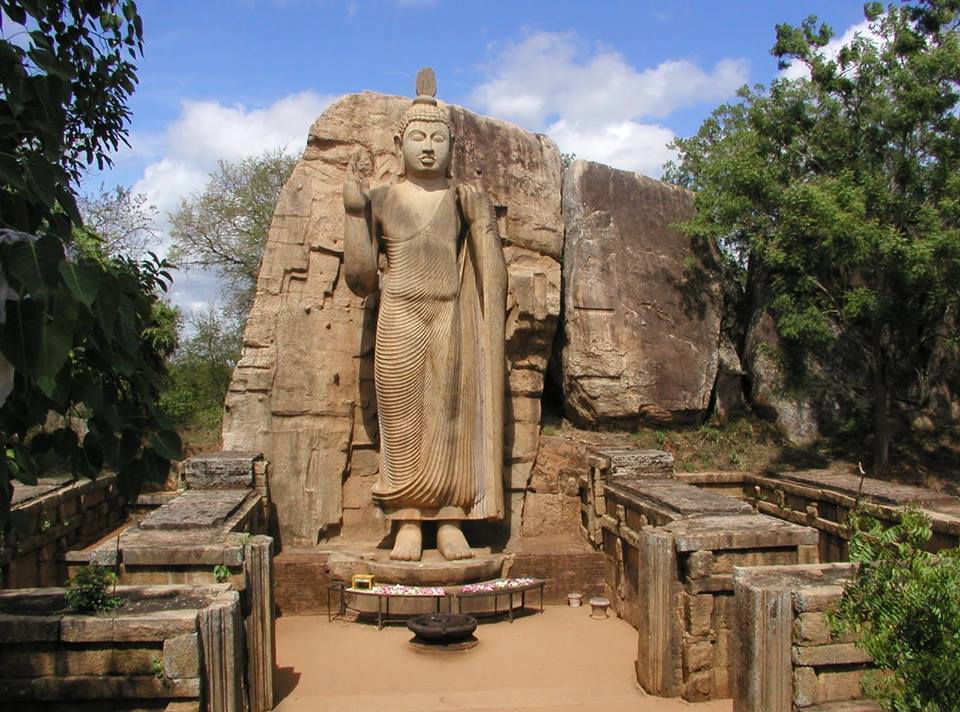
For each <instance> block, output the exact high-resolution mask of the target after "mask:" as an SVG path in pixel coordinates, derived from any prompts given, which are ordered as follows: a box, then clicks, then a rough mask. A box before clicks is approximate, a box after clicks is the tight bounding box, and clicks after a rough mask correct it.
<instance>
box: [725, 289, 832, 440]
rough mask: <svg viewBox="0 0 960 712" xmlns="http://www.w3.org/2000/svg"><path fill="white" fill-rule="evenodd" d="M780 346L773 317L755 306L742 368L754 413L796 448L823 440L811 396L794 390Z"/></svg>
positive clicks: (749, 325) (748, 330) (748, 328)
mask: <svg viewBox="0 0 960 712" xmlns="http://www.w3.org/2000/svg"><path fill="white" fill-rule="evenodd" d="M780 349H781V343H780V337H779V335H778V334H777V330H776V327H775V326H774V323H773V317H772V316H770V313H769V312H768V311H767V310H766V309H765V308H762V307H759V306H755V307H754V312H753V313H752V314H751V316H750V323H749V324H748V325H747V335H746V341H745V344H744V354H743V366H744V369H745V370H746V372H747V374H748V376H749V379H748V380H749V383H750V401H751V403H752V404H753V408H754V410H756V411H757V413H759V414H760V415H761V416H762V417H764V418H766V419H767V420H769V421H770V422H772V423H773V424H774V425H775V426H776V428H777V430H779V431H780V433H781V434H782V435H783V436H784V437H785V438H786V439H787V440H789V441H790V442H791V443H793V444H795V445H808V444H810V443H812V442H813V441H814V440H816V439H817V438H818V437H820V423H819V420H818V417H817V410H816V407H815V404H814V403H813V401H812V397H811V396H810V395H809V394H804V393H802V392H801V391H799V390H797V389H796V388H791V387H790V386H789V385H788V382H787V375H786V373H785V371H784V369H783V366H782V365H781V363H780V360H781V354H780Z"/></svg>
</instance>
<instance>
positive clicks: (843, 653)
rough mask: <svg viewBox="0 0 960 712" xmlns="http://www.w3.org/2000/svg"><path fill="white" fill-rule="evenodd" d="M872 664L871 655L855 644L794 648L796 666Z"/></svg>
mask: <svg viewBox="0 0 960 712" xmlns="http://www.w3.org/2000/svg"><path fill="white" fill-rule="evenodd" d="M870 662H873V658H872V657H871V656H870V654H869V653H868V652H866V651H865V650H861V649H860V648H858V647H857V646H856V645H855V644H854V643H835V644H833V645H804V646H794V647H793V664H794V665H803V666H807V667H824V666H827V665H859V664H863V663H870Z"/></svg>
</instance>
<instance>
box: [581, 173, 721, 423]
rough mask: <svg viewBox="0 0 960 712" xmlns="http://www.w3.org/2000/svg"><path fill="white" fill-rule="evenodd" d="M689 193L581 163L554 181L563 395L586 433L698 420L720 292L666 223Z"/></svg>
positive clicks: (692, 245) (683, 209)
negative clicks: (559, 196) (560, 235)
mask: <svg viewBox="0 0 960 712" xmlns="http://www.w3.org/2000/svg"><path fill="white" fill-rule="evenodd" d="M692 214H693V194H692V193H690V192H688V191H685V190H683V189H681V188H677V187H675V186H670V185H667V184H665V183H661V182H660V181H656V180H653V179H651V178H646V177H644V176H641V175H637V174H636V173H630V172H627V171H620V170H616V169H614V168H610V167H609V166H604V165H601V164H599V163H591V162H589V161H574V162H573V164H572V165H571V166H570V167H569V168H568V169H567V171H566V173H565V175H564V183H563V219H564V227H565V245H564V252H563V281H564V285H565V286H564V295H563V302H564V303H563V308H564V316H563V333H564V343H563V391H564V399H565V404H566V415H567V417H569V418H570V419H571V420H574V421H575V422H577V423H580V424H582V425H585V426H593V425H596V424H598V423H610V422H618V423H623V424H633V423H637V422H647V423H668V424H669V423H690V422H698V421H699V420H701V419H702V418H703V417H704V416H705V415H706V413H707V408H708V406H709V405H710V396H711V393H712V392H713V388H714V381H715V379H716V375H717V368H718V364H719V341H720V317H721V313H722V296H721V292H720V281H719V271H718V270H717V268H716V263H715V257H714V255H713V254H712V253H711V252H710V251H705V252H703V251H699V250H698V249H697V244H698V243H696V242H694V241H692V240H691V238H689V237H687V236H686V235H684V234H683V233H681V232H679V231H678V230H677V229H676V228H675V227H674V224H675V223H678V222H681V221H683V220H686V219H688V218H689V217H691V216H692Z"/></svg>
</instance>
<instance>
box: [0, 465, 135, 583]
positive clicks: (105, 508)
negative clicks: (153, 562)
mask: <svg viewBox="0 0 960 712" xmlns="http://www.w3.org/2000/svg"><path fill="white" fill-rule="evenodd" d="M116 480H117V478H116V475H103V476H101V477H100V478H98V479H96V480H81V481H79V482H74V483H69V484H66V485H64V484H62V483H59V482H46V481H41V482H40V483H38V484H37V485H22V484H20V483H17V485H16V490H15V492H14V499H13V504H12V507H11V511H10V517H11V530H10V532H9V533H8V534H7V535H6V537H4V539H3V540H2V542H0V583H2V586H0V588H27V587H36V586H60V585H62V584H63V582H64V581H65V580H66V568H65V565H64V562H63V557H64V554H65V553H66V552H67V551H68V550H69V549H73V548H78V547H82V546H85V545H87V544H89V543H91V542H93V541H95V540H96V539H97V538H98V537H100V536H101V535H103V534H104V533H106V532H107V531H108V529H109V528H110V527H115V526H117V525H119V524H120V522H121V521H122V519H123V516H124V512H123V505H124V498H123V496H122V495H121V494H120V491H119V488H118V487H117V481H116Z"/></svg>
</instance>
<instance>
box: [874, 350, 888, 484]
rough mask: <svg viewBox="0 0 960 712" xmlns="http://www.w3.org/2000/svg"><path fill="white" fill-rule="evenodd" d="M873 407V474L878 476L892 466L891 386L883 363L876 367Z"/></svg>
mask: <svg viewBox="0 0 960 712" xmlns="http://www.w3.org/2000/svg"><path fill="white" fill-rule="evenodd" d="M878 360H879V359H878ZM873 407H874V412H873V474H874V476H876V475H882V474H883V473H885V472H886V471H887V468H888V467H889V466H890V388H889V387H888V385H887V379H886V378H885V369H884V368H883V365H882V363H878V364H877V365H876V367H875V368H874V374H873Z"/></svg>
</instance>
